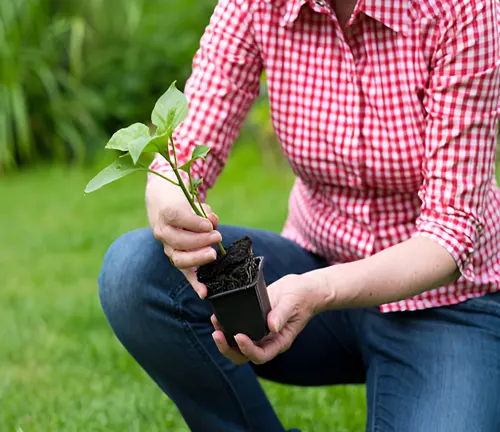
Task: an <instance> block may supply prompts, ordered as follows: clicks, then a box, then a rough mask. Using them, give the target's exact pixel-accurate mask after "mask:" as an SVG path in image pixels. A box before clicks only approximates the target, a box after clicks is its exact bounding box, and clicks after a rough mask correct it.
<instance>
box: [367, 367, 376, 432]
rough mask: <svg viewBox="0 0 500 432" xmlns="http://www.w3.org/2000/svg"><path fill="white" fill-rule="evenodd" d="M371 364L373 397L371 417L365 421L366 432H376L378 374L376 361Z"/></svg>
mask: <svg viewBox="0 0 500 432" xmlns="http://www.w3.org/2000/svg"><path fill="white" fill-rule="evenodd" d="M372 361H373V363H372V365H371V367H373V369H374V371H373V376H374V379H373V388H372V394H373V397H372V409H371V416H370V419H367V422H366V424H367V429H366V432H376V429H375V427H376V419H377V404H378V397H377V395H378V379H379V378H378V374H377V369H378V366H377V360H372ZM368 425H369V426H370V428H369V429H368Z"/></svg>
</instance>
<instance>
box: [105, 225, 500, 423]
mask: <svg viewBox="0 0 500 432" xmlns="http://www.w3.org/2000/svg"><path fill="white" fill-rule="evenodd" d="M219 230H220V232H221V234H222V237H223V239H224V243H225V244H230V243H231V242H232V241H234V240H236V239H239V238H241V237H243V236H245V235H250V236H251V237H252V239H253V241H254V252H255V254H256V255H263V256H264V257H265V264H264V274H265V278H266V282H267V284H270V283H272V282H273V281H275V280H277V279H279V278H281V277H282V276H284V275H286V274H289V273H294V274H300V273H304V272H307V271H310V270H314V269H317V268H320V267H324V266H325V265H326V263H325V262H323V261H322V260H321V258H319V257H317V256H315V255H313V254H311V253H309V252H308V251H306V250H304V249H303V248H301V247H300V246H298V245H296V244H295V243H293V242H291V241H289V240H287V239H284V238H283V237H281V236H280V235H278V234H275V233H271V232H266V231H260V230H254V229H247V228H238V227H233V226H221V227H219ZM99 294H100V300H101V304H102V307H103V310H104V312H105V314H106V317H107V319H108V321H109V323H110V325H111V327H112V329H113V331H114V333H115V334H116V336H117V337H118V339H119V340H120V342H121V343H122V344H123V346H124V347H125V348H126V349H127V351H128V352H129V353H130V354H131V355H132V356H133V357H134V359H135V360H136V361H137V362H138V363H139V365H140V366H141V367H142V368H143V369H144V370H145V371H146V372H147V373H148V374H149V376H150V377H151V378H152V379H153V380H154V381H155V382H156V384H157V385H158V386H159V387H160V388H161V389H162V390H163V392H164V393H165V394H166V395H167V396H168V397H169V398H170V399H171V400H172V401H173V402H174V403H175V404H176V406H177V408H178V409H179V412H180V413H181V414H182V416H183V418H184V420H185V421H186V423H187V425H188V426H189V427H190V429H191V430H192V431H195V432H211V431H214V432H215V431H222V432H240V431H255V432H281V431H284V430H285V429H284V427H283V425H282V423H281V422H280V420H279V419H278V417H277V415H276V413H275V412H274V410H273V408H272V406H271V404H270V402H269V400H268V399H267V397H266V395H265V393H264V391H263V389H262V387H261V385H260V383H259V380H258V377H262V378H264V379H268V380H273V381H276V382H279V383H286V384H290V385H295V386H323V385H333V384H354V383H358V384H362V383H363V384H366V393H367V406H368V417H367V422H366V424H367V426H366V430H367V431H370V432H375V431H377V432H389V431H395V432H498V431H500V293H496V294H490V295H486V296H483V297H479V298H475V299H472V300H468V301H465V302H463V303H461V304H458V305H454V306H449V307H442V308H436V309H428V310H423V311H416V312H396V313H388V314H383V313H381V312H380V311H379V309H378V308H366V309H350V310H335V311H329V312H324V313H321V314H319V315H317V316H315V317H314V318H313V319H312V320H311V321H310V322H309V324H308V325H307V326H306V328H305V329H304V330H303V331H302V333H301V334H300V335H299V336H298V337H297V339H296V341H295V343H294V344H293V345H292V347H291V348H290V349H289V350H288V351H287V352H285V353H283V354H281V355H279V356H278V357H276V358H275V359H274V360H272V361H271V362H269V363H267V364H264V365H258V366H257V365H253V364H246V365H243V366H236V365H234V364H233V363H232V362H231V361H229V360H228V359H226V358H225V357H223V356H222V355H221V354H220V353H219V351H218V349H217V347H216V346H215V344H214V342H213V340H212V336H211V334H212V332H213V327H212V325H211V323H210V316H211V314H212V311H211V307H210V305H209V303H208V302H207V301H205V300H201V299H200V298H199V297H198V296H197V295H196V294H195V292H194V290H193V289H192V288H191V287H190V285H189V283H188V282H187V281H186V279H185V278H184V276H183V275H182V273H181V272H180V271H178V270H177V269H175V268H174V267H172V265H171V264H170V261H169V259H168V258H167V257H166V256H165V255H164V253H163V248H162V245H161V244H160V242H158V241H157V240H156V239H155V238H154V237H153V235H152V233H151V230H149V229H140V230H137V231H133V232H130V233H128V234H125V235H124V236H122V237H121V238H119V239H118V240H117V241H116V242H115V243H114V244H113V245H112V246H111V248H110V249H109V251H108V252H107V254H106V256H105V258H104V263H103V268H102V272H101V274H100V277H99Z"/></svg>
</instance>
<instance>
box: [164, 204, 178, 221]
mask: <svg viewBox="0 0 500 432" xmlns="http://www.w3.org/2000/svg"><path fill="white" fill-rule="evenodd" d="M178 216H179V212H178V210H177V209H176V208H174V207H167V208H166V209H165V210H163V217H164V218H165V220H166V221H168V222H170V223H173V222H175V221H177V219H178Z"/></svg>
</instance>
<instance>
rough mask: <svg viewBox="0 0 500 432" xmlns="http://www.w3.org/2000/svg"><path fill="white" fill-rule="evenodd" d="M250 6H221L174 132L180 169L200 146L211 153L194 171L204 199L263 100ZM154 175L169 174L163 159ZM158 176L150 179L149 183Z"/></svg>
mask: <svg viewBox="0 0 500 432" xmlns="http://www.w3.org/2000/svg"><path fill="white" fill-rule="evenodd" d="M250 4H251V2H250V1H248V0H219V1H218V4H217V6H216V8H215V11H214V13H213V15H212V17H211V19H210V22H209V25H208V26H207V28H206V29H205V32H204V34H203V36H202V38H201V41H200V47H199V49H198V51H197V52H196V54H195V56H194V59H193V69H192V73H191V75H190V77H189V79H188V80H187V82H186V86H185V88H184V94H185V96H186V98H187V99H188V104H189V112H188V115H187V118H186V119H185V120H184V121H183V122H182V123H181V124H180V125H179V127H178V128H177V129H176V130H175V132H174V141H175V143H176V149H177V157H178V161H179V164H182V163H184V162H185V161H187V160H189V158H190V155H191V153H192V151H193V149H194V148H195V147H196V146H197V145H200V144H205V145H207V146H209V147H210V153H209V154H208V156H207V159H206V161H201V160H198V161H197V162H196V163H194V164H193V166H192V174H193V177H195V178H203V185H202V186H201V187H200V189H199V191H200V196H201V198H202V199H204V198H205V195H206V191H207V189H209V188H211V187H212V186H213V185H214V183H215V181H216V179H217V177H218V176H219V174H220V173H221V171H222V169H223V167H224V164H225V163H226V160H227V158H228V156H229V151H230V148H231V147H232V144H233V143H234V141H235V140H236V138H237V136H238V134H239V132H240V130H241V127H242V125H243V121H244V120H245V118H246V115H247V114H248V111H249V109H250V107H251V106H252V104H253V102H254V101H255V99H256V97H257V96H258V94H259V86H260V75H261V73H262V59H261V56H260V51H259V49H258V45H257V43H256V41H255V37H254V33H253V32H254V29H253V26H252V14H251V9H250V6H251V5H250ZM151 169H154V170H156V171H160V172H163V173H164V174H165V173H168V171H169V170H170V167H169V165H168V163H167V162H166V160H165V159H164V158H163V157H162V156H161V155H159V154H157V155H156V157H155V159H154V160H153V162H152V164H151ZM152 178H153V176H151V175H149V181H151V180H152Z"/></svg>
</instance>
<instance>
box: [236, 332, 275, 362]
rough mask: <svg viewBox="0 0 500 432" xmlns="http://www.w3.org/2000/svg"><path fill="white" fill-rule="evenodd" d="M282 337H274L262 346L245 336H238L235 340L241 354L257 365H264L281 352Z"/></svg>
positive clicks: (263, 342) (265, 341)
mask: <svg viewBox="0 0 500 432" xmlns="http://www.w3.org/2000/svg"><path fill="white" fill-rule="evenodd" d="M280 336H281V335H273V336H271V337H269V338H267V339H266V340H263V341H262V344H261V345H260V346H259V345H256V344H255V343H254V342H253V341H252V340H251V339H250V338H249V337H248V336H246V335H244V334H237V335H236V336H235V339H236V342H237V344H238V347H239V349H240V351H241V353H242V354H243V355H244V356H245V357H246V358H248V360H250V361H251V362H253V363H255V364H263V363H266V362H268V361H270V360H272V359H273V358H274V357H276V356H277V355H278V354H279V353H280V352H281V348H282V343H281V342H280V339H282V337H280Z"/></svg>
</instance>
